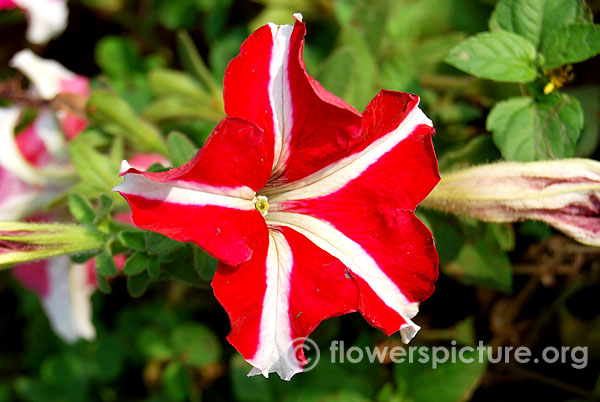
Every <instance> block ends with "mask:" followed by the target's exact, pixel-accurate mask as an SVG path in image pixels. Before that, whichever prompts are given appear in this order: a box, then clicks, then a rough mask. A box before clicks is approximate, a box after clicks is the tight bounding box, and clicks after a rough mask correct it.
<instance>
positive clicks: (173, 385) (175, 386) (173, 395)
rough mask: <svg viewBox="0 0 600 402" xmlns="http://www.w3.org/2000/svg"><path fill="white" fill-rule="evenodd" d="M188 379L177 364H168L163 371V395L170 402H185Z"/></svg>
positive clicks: (183, 370)
mask: <svg viewBox="0 0 600 402" xmlns="http://www.w3.org/2000/svg"><path fill="white" fill-rule="evenodd" d="M188 382H189V380H188V377H187V373H186V371H185V368H184V367H183V366H182V365H181V363H179V362H176V361H174V362H170V363H169V364H168V365H167V367H165V370H164V371H163V377H162V383H163V389H164V391H165V394H166V395H167V397H168V398H169V400H170V401H173V402H179V401H185V400H187V396H188V392H189V391H188V387H189V385H188Z"/></svg>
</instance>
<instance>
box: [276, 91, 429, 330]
mask: <svg viewBox="0 0 600 402" xmlns="http://www.w3.org/2000/svg"><path fill="white" fill-rule="evenodd" d="M412 99H413V98H412V97H411V96H409V95H406V94H399V93H391V92H384V93H382V94H380V95H379V96H378V97H376V98H375V99H374V100H373V101H372V102H371V104H370V105H369V107H368V108H367V111H366V112H365V120H364V124H363V131H364V135H365V136H366V137H367V138H370V139H374V140H375V141H373V142H372V143H370V144H369V146H368V147H364V150H363V151H361V152H358V153H356V154H355V155H353V156H351V157H349V158H347V159H346V160H343V161H340V163H339V164H338V165H334V166H332V167H329V168H327V169H323V171H321V172H317V173H316V174H315V175H314V180H315V181H313V182H312V183H311V184H309V185H306V186H303V187H298V188H296V189H290V190H289V191H287V192H281V193H276V194H273V195H272V196H271V197H270V198H269V200H270V202H271V210H272V212H269V215H268V216H267V222H268V223H270V224H282V225H288V226H291V227H294V228H297V229H298V230H299V231H300V232H301V233H305V234H307V237H308V238H309V239H311V240H312V241H314V242H315V243H316V244H317V245H319V247H321V248H323V249H324V250H326V251H328V252H329V253H331V254H332V255H334V256H336V257H337V258H339V259H340V260H341V261H342V262H343V263H345V264H346V265H347V266H348V269H349V270H350V272H351V273H352V274H353V276H355V277H356V278H357V279H358V283H359V286H360V288H361V303H360V308H361V312H362V313H363V314H364V315H365V316H366V317H367V318H368V320H369V321H370V322H371V323H373V324H374V325H376V326H378V327H380V328H382V329H383V330H384V331H385V332H386V333H392V332H396V331H398V330H399V329H401V328H402V327H406V325H407V324H408V325H409V326H411V327H412V328H417V327H416V326H415V325H414V324H412V323H410V322H408V321H409V320H410V318H412V317H413V316H414V315H415V314H416V312H417V307H418V302H420V301H422V300H424V299H425V298H427V297H428V296H429V295H430V294H431V292H432V291H433V284H434V282H435V280H436V278H437V274H438V271H437V264H438V259H437V253H436V251H435V247H434V245H433V239H432V237H431V233H430V232H429V231H428V230H427V228H425V226H423V224H422V223H421V222H420V221H419V220H418V219H417V218H416V217H415V216H414V214H413V211H414V209H415V207H416V205H417V204H418V203H419V202H420V201H421V200H422V199H423V198H424V197H425V196H426V195H427V194H428V193H429V191H431V189H432V188H433V187H434V186H435V184H436V183H437V181H438V180H439V174H438V170H437V162H436V159H435V153H434V151H433V147H432V144H431V134H432V132H433V130H432V128H431V122H429V121H428V120H427V119H426V118H424V115H423V114H422V112H421V111H420V110H419V109H418V108H416V102H414V101H413V100H412ZM310 179H311V177H309V178H307V180H310ZM294 198H295V199H294ZM411 331H412V330H411V329H410V328H409V329H408V330H407V333H406V334H405V335H408V332H411ZM415 332H416V330H414V332H412V335H414V333H415Z"/></svg>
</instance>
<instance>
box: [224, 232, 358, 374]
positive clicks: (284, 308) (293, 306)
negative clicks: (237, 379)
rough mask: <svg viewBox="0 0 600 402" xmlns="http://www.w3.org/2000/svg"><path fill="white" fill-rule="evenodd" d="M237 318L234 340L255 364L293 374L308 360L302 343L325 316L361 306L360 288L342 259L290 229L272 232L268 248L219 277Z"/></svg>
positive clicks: (233, 326) (230, 310)
mask: <svg viewBox="0 0 600 402" xmlns="http://www.w3.org/2000/svg"><path fill="white" fill-rule="evenodd" d="M213 288H214V291H215V295H216V297H217V299H219V301H220V303H221V304H222V305H223V306H224V308H225V310H226V311H227V313H228V314H229V318H230V320H231V332H230V334H229V336H228V339H229V341H230V342H231V344H232V345H233V346H235V348H236V349H237V350H238V351H239V352H240V353H241V354H242V355H243V356H244V358H245V359H246V360H248V361H249V362H250V363H251V364H252V365H253V366H254V367H255V369H253V371H252V372H251V374H259V373H262V374H263V375H265V376H268V374H269V373H271V372H277V373H278V374H279V375H280V377H281V378H284V379H289V378H290V377H291V376H292V375H293V374H294V373H296V372H299V371H301V368H302V366H303V365H304V364H305V359H304V354H303V350H302V348H301V346H302V342H301V341H300V342H298V341H296V342H295V341H294V340H296V339H298V338H302V337H306V336H308V335H309V334H310V333H311V332H312V331H313V330H314V328H315V327H316V326H317V325H318V324H319V323H320V322H321V321H322V320H324V319H326V318H329V317H333V316H337V315H341V314H345V313H349V312H353V311H356V309H357V300H358V289H357V287H356V283H355V282H354V280H352V279H351V278H350V277H348V276H347V275H346V269H345V266H344V265H343V264H341V263H340V262H339V260H337V259H336V258H334V257H332V256H331V255H329V254H328V253H326V252H324V251H323V250H321V249H320V248H318V247H316V246H315V245H314V244H313V243H311V242H310V241H309V240H308V239H307V238H306V237H305V236H302V235H301V234H299V233H298V232H296V231H294V230H292V229H290V228H275V229H273V230H272V232H271V240H270V245H269V251H268V253H266V252H263V254H261V255H260V256H255V257H254V258H252V260H251V261H249V262H247V263H244V264H242V265H240V266H239V267H231V266H226V265H220V266H219V269H218V270H217V274H216V275H215V277H214V280H213Z"/></svg>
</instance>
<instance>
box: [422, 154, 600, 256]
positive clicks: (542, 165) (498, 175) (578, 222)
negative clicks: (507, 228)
mask: <svg viewBox="0 0 600 402" xmlns="http://www.w3.org/2000/svg"><path fill="white" fill-rule="evenodd" d="M422 205H423V206H425V207H428V208H432V209H437V210H443V211H446V212H451V213H454V214H457V215H464V216H469V217H473V218H476V219H480V220H483V221H487V222H515V221H519V220H523V219H533V220H538V221H542V222H546V223H547V224H549V225H551V226H553V227H555V228H556V229H558V230H560V231H562V232H564V233H565V234H567V235H569V236H571V237H573V238H574V239H576V240H577V241H579V242H580V243H583V244H587V245H591V246H600V163H599V162H597V161H593V160H589V159H562V160H554V161H540V162H528V163H518V162H501V163H495V164H489V165H483V166H476V167H473V168H469V169H464V170H459V171H456V172H452V173H448V174H444V175H442V180H441V181H440V183H439V184H438V185H437V187H436V188H435V189H434V190H433V192H432V193H431V194H430V195H429V197H427V199H426V200H425V201H424V202H423V204H422Z"/></svg>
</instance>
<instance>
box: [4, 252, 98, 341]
mask: <svg viewBox="0 0 600 402" xmlns="http://www.w3.org/2000/svg"><path fill="white" fill-rule="evenodd" d="M12 272H13V275H14V277H15V278H16V279H17V280H19V282H21V283H22V284H23V285H24V286H25V287H27V288H28V289H29V290H31V291H33V292H34V293H36V294H37V295H38V297H39V298H40V300H41V302H42V307H43V308H44V311H45V312H46V315H47V316H48V320H49V322H50V325H51V327H52V329H53V330H54V332H55V333H56V334H57V335H58V336H60V337H61V338H62V339H63V340H65V341H66V342H69V343H71V342H75V341H76V340H78V339H80V338H83V339H87V340H92V339H94V338H95V337H96V329H95V328H94V325H93V324H92V308H91V303H90V296H91V294H92V293H93V291H94V290H95V287H96V283H95V280H96V275H95V270H94V271H93V270H90V269H89V267H88V266H86V265H84V264H73V263H72V262H71V261H70V259H69V257H67V256H61V257H54V258H50V259H47V260H41V261H34V262H29V263H25V264H20V265H17V266H16V267H14V268H13V269H12Z"/></svg>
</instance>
